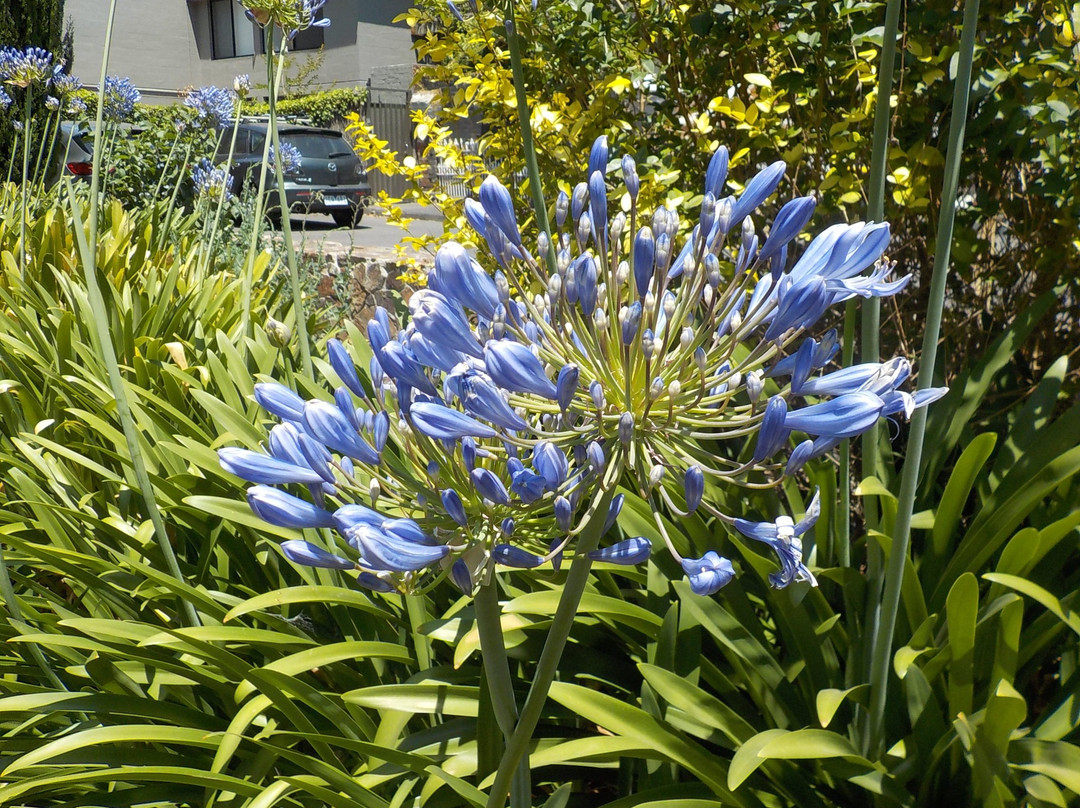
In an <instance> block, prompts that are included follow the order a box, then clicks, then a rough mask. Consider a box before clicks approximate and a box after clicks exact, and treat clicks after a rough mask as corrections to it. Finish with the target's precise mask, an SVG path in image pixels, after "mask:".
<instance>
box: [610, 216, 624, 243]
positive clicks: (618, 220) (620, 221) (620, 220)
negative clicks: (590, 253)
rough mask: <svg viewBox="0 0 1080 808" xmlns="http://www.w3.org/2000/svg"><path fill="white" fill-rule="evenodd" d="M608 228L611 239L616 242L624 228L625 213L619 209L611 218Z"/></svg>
mask: <svg viewBox="0 0 1080 808" xmlns="http://www.w3.org/2000/svg"><path fill="white" fill-rule="evenodd" d="M608 229H609V231H610V232H611V240H612V241H615V242H617V241H618V240H619V239H620V238H622V234H623V230H625V229H626V214H625V213H623V212H622V211H621V210H620V211H619V212H618V213H617V214H616V215H615V218H614V219H612V220H611V227H610V228H608Z"/></svg>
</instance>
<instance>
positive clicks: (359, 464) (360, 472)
mask: <svg viewBox="0 0 1080 808" xmlns="http://www.w3.org/2000/svg"><path fill="white" fill-rule="evenodd" d="M613 168H614V169H615V170H612V169H613ZM727 171H728V153H727V150H726V149H724V148H720V149H719V150H718V151H717V152H716V153H715V154H714V155H713V157H712V160H711V162H710V163H709V166H708V170H707V173H706V177H705V188H704V200H703V202H702V203H701V209H700V217H699V220H698V222H697V224H696V225H694V226H693V228H692V229H691V231H690V235H689V236H688V237H687V238H685V239H684V240H683V241H682V242H681V243H680V240H679V238H678V235H677V234H678V232H679V230H680V226H679V225H680V222H679V217H678V214H677V213H676V212H674V211H671V210H667V209H665V208H660V209H658V210H656V211H655V212H651V213H649V212H646V211H641V210H639V209H638V207H637V194H638V187H639V182H638V175H637V171H636V168H635V163H634V160H633V159H632V158H631V157H629V156H626V157H623V158H622V160H621V161H617V160H613V161H609V154H608V146H607V140H606V138H600V139H599V140H597V142H596V143H595V144H594V146H593V148H592V151H591V153H590V156H589V167H588V173H587V180H586V181H585V182H582V183H580V184H579V185H578V186H577V187H576V188H575V189H574V192H573V194H572V195H569V196H568V195H566V194H565V193H562V194H560V197H559V199H558V201H557V203H556V207H555V214H556V215H555V221H556V227H557V232H556V233H555V234H554V236H552V237H549V236H548V235H546V234H540V236H539V239H538V243H537V244H536V245H535V252H534V251H533V250H532V249H530V248H531V247H533V246H534V245H526V243H525V241H524V239H523V238H522V235H521V230H520V228H519V225H518V221H517V217H516V214H515V210H514V203H513V199H512V197H511V194H510V192H509V191H508V190H507V189H506V188H504V187H503V186H502V185H501V184H500V183H499V181H498V180H497V179H495V178H494V177H489V178H488V179H487V180H485V181H484V183H483V184H482V186H481V188H480V193H479V201H475V200H470V201H468V202H467V203H466V215H467V218H468V220H469V223H470V224H471V226H472V227H473V229H475V231H476V232H477V233H478V234H479V235H480V236H481V237H482V238H483V240H484V241H485V242H486V243H487V247H488V249H489V250H490V253H491V255H492V256H493V257H494V259H495V261H496V262H497V263H498V266H499V269H498V270H497V271H495V272H494V274H492V273H489V272H488V271H486V270H485V269H484V268H483V267H482V266H481V265H480V264H479V263H478V262H477V261H476V260H474V259H473V258H472V257H470V255H469V253H468V252H467V251H466V250H465V248H464V247H462V246H461V245H460V244H457V243H454V242H450V243H448V244H446V245H445V246H444V247H443V248H442V249H441V250H440V251H439V253H438V255H437V256H436V259H435V268H434V270H433V271H432V272H431V273H430V275H429V277H428V288H426V289H422V290H420V291H417V292H416V293H414V294H413V295H412V297H411V299H410V300H409V304H408V305H409V312H410V316H409V318H408V320H407V322H405V323H398V322H396V321H395V319H394V318H393V317H392V316H391V315H390V314H388V312H386V311H385V310H383V309H379V310H378V311H377V312H376V315H375V317H374V319H372V320H371V321H370V322H369V323H368V325H367V338H368V341H369V343H370V348H371V352H372V354H373V357H372V359H371V361H370V364H369V366H368V367H367V368H366V370H367V373H366V374H361V373H360V372H358V370H357V367H356V365H355V364H354V360H353V358H352V356H350V354H349V352H348V350H347V349H346V347H345V346H344V345H343V344H342V343H341V342H339V341H337V340H330V342H329V344H328V350H329V359H330V364H331V366H332V367H333V370H334V371H335V373H336V375H337V377H338V380H339V381H340V383H341V385H342V386H340V387H338V388H337V389H336V390H335V391H334V395H333V400H321V399H313V400H310V401H304V400H303V399H302V398H301V397H300V396H299V395H297V394H296V393H295V392H294V391H292V390H291V389H289V388H287V387H285V386H283V385H281V384H278V383H276V382H264V383H260V384H257V385H256V386H255V398H256V400H257V401H258V403H259V404H260V405H261V406H262V407H263V408H264V409H266V410H267V411H268V412H269V413H271V414H272V415H273V416H275V417H276V418H277V419H279V420H280V423H278V424H277V425H275V426H274V427H273V428H272V429H271V430H270V432H269V437H268V440H267V449H268V452H267V453H262V452H256V451H250V450H247V449H242V448H224V449H221V450H220V452H219V457H220V460H221V463H222V466H223V467H224V468H225V469H227V470H228V471H230V472H232V473H234V474H237V475H239V476H240V477H242V478H244V479H246V480H249V481H250V482H253V483H256V484H257V485H255V486H254V487H252V488H250V489H249V491H248V501H249V503H250V505H251V508H252V510H253V511H254V512H255V513H256V514H257V515H258V516H259V517H260V518H262V519H264V520H265V521H267V522H270V523H272V524H274V525H278V526H282V527H287V528H332V529H333V532H327V533H324V534H323V535H324V536H331V535H333V536H335V539H334V546H332V547H330V546H320V545H317V544H314V543H311V542H308V541H298V540H297V541H286V542H283V544H282V551H283V552H284V554H285V555H286V556H287V557H288V558H289V559H290V560H292V561H294V562H296V563H300V564H307V565H312V566H318V567H328V568H336V569H341V570H354V571H355V572H356V580H357V582H358V583H359V584H360V585H361V586H365V587H368V588H371V589H375V590H380V591H394V590H399V591H403V592H410V591H416V590H418V589H419V588H421V587H426V586H428V585H429V584H431V583H433V582H434V581H436V580H438V579H439V578H441V577H443V576H445V577H448V578H449V579H450V580H451V581H452V582H453V583H454V584H456V585H457V586H458V587H459V588H461V589H462V590H463V591H465V592H466V593H473V592H474V591H475V589H476V587H478V586H482V585H484V584H485V583H487V582H489V581H490V575H491V572H492V570H493V569H494V568H495V566H496V565H506V566H510V567H518V568H533V567H540V566H542V565H545V564H550V565H552V566H553V567H555V568H556V569H557V568H559V566H560V564H561V563H562V562H563V559H564V556H574V555H576V556H581V555H587V556H588V558H590V559H592V560H600V561H606V562H609V563H611V562H613V563H621V564H635V563H638V562H641V561H643V560H645V559H646V558H647V557H648V556H649V553H650V550H651V545H652V542H651V541H650V540H649V539H648V538H646V537H631V538H627V539H623V540H621V541H616V542H614V543H612V542H611V541H610V540H608V539H605V538H604V537H605V536H606V535H607V534H608V531H609V530H610V528H611V527H612V526H613V525H614V523H615V519H616V517H617V515H618V513H619V509H620V507H621V505H622V497H621V496H614V495H613V494H614V491H615V488H616V486H617V485H623V486H626V487H628V488H630V489H631V490H635V489H636V490H637V491H638V492H639V493H640V494H641V496H642V497H644V498H645V499H647V500H649V501H650V502H651V504H652V505H653V510H654V511H662V512H667V513H671V514H675V515H685V514H689V513H692V512H694V511H697V510H698V509H702V510H704V511H706V512H708V513H710V514H712V515H713V516H715V517H717V518H718V519H719V520H722V521H723V522H724V523H725V524H727V525H729V526H731V528H732V529H733V531H738V532H739V533H741V534H742V535H743V536H745V537H748V538H750V539H754V540H758V541H762V542H765V543H766V544H768V545H769V546H770V547H772V548H773V550H775V552H776V554H777V556H778V560H779V570H778V571H777V572H775V573H774V574H772V575H771V576H770V578H771V582H772V584H773V585H774V586H776V587H785V586H787V585H789V584H791V583H792V582H795V581H809V582H810V583H816V581H815V579H814V576H813V574H812V573H811V571H810V570H809V569H808V568H807V567H806V565H805V564H804V561H803V557H802V544H801V536H802V535H803V534H804V533H805V532H806V531H807V530H808V529H809V528H810V527H811V526H812V525H813V523H814V521H815V519H816V518H817V514H818V511H819V509H820V506H819V502H818V499H817V496H816V495H815V497H814V499H813V500H812V502H811V504H810V506H809V507H808V509H807V512H806V514H805V516H804V517H803V518H802V520H801V521H799V522H795V521H794V520H793V519H792V518H790V517H787V516H781V517H780V518H778V519H777V520H776V521H775V522H765V523H757V522H751V521H747V520H745V519H742V518H740V515H739V514H728V513H723V512H721V511H720V510H718V509H717V508H715V507H714V506H713V505H712V504H711V502H710V500H711V497H710V496H709V491H710V489H711V488H713V487H715V486H719V485H723V484H728V483H730V484H735V485H748V486H753V487H761V486H764V485H769V484H772V483H775V482H776V481H778V480H780V479H781V478H782V476H783V475H785V474H794V473H796V472H797V471H798V470H799V469H800V468H801V467H802V465H803V464H804V463H806V462H807V460H809V459H811V458H814V457H817V456H819V455H821V454H823V453H825V452H827V451H829V450H830V449H832V448H833V447H834V446H836V445H837V444H838V443H839V442H840V441H842V440H843V439H845V438H850V437H853V436H856V435H859V434H860V433H862V432H864V431H866V430H868V429H869V428H871V427H872V426H873V425H874V424H875V423H877V421H878V419H880V418H887V417H894V416H895V417H900V416H903V417H910V415H911V413H912V412H913V411H914V410H915V408H917V407H921V406H924V405H925V404H927V403H929V402H930V401H932V400H934V399H936V398H937V397H939V396H940V395H942V394H943V393H944V390H943V389H932V390H927V391H924V392H921V393H918V394H915V395H912V394H909V393H907V392H904V391H902V390H901V389H900V387H901V385H903V384H904V382H905V381H906V380H907V378H908V376H909V374H910V371H911V367H910V364H909V362H908V361H907V360H906V359H904V358H897V359H893V360H891V361H889V362H885V363H881V364H879V363H872V364H861V365H855V366H852V367H846V368H840V369H831V365H832V363H833V362H834V360H835V358H836V355H837V350H838V341H837V337H836V333H835V331H830V332H828V333H826V334H824V335H822V336H820V337H815V336H811V333H812V332H813V330H814V327H815V325H816V324H817V323H818V322H819V320H821V318H822V316H823V315H824V314H825V313H826V311H828V310H829V309H830V307H832V306H834V305H835V304H837V303H842V302H843V301H846V300H848V299H850V298H852V297H854V296H856V295H859V296H862V297H866V298H869V297H883V296H887V295H892V294H895V293H896V292H898V291H900V290H901V289H903V288H904V286H905V285H906V284H907V282H908V278H907V277H904V278H899V279H890V269H891V267H890V264H889V262H888V261H887V260H885V259H883V258H882V255H883V252H884V250H885V247H886V245H887V243H888V241H889V228H888V225H886V224H873V223H871V224H864V223H857V224H838V225H834V226H832V227H829V228H827V229H826V230H824V231H823V232H821V233H820V234H819V235H817V236H816V237H815V238H814V239H813V240H812V241H810V243H809V245H808V246H807V247H806V248H805V250H804V251H803V252H802V254H801V255H800V256H799V257H798V259H797V260H795V261H794V262H789V261H788V249H789V246H790V245H791V244H792V242H793V240H794V239H795V237H796V236H797V235H798V234H799V233H800V232H801V231H802V230H803V228H804V227H805V226H806V225H807V223H808V222H809V220H810V218H811V215H812V213H813V210H814V200H813V198H811V197H803V198H797V199H794V200H792V201H790V202H788V203H787V204H785V205H783V206H782V207H781V209H780V211H779V213H778V214H777V215H776V217H775V219H774V220H773V222H772V224H771V226H770V227H769V228H768V229H767V232H766V233H764V234H762V233H760V232H759V224H758V223H757V222H755V218H754V217H755V215H757V213H758V209H759V206H761V205H762V203H763V202H765V200H766V199H768V197H770V196H771V195H772V194H773V193H774V191H775V190H776V188H777V186H778V184H779V183H780V181H781V179H782V177H783V175H784V171H785V165H784V163H782V162H777V163H774V164H772V165H770V166H768V167H766V168H764V169H763V170H762V171H760V172H759V173H758V174H757V175H756V176H754V177H753V178H752V179H751V180H750V181H749V182H747V183H746V185H745V187H744V188H743V190H742V192H741V193H739V194H738V195H728V194H727V193H726V192H725V182H726V179H727ZM619 175H621V177H619V178H621V181H622V184H623V185H624V186H625V190H626V193H627V196H628V198H629V200H630V205H629V212H628V213H626V212H622V211H620V212H619V213H617V214H616V215H615V216H613V217H612V216H610V215H609V206H608V198H609V186H611V185H612V184H613V183H614V182H615V181H616V178H617V177H618V176H619ZM620 196H621V194H620ZM789 264H790V266H789ZM305 489H306V492H307V493H306V494H305V492H304V490H305ZM657 534H658V536H659V538H661V539H662V540H663V541H664V542H665V544H666V545H667V549H668V550H669V551H670V552H671V553H672V554H673V555H674V556H675V559H676V560H677V561H678V562H679V563H680V564H681V566H682V568H683V570H684V571H685V573H686V575H687V576H688V578H689V582H690V585H691V588H692V589H693V591H694V592H696V593H697V594H700V595H708V594H712V593H714V592H716V591H717V590H718V589H720V588H721V587H722V586H723V585H724V584H726V583H727V582H728V581H729V580H731V578H732V577H733V576H734V574H735V570H734V568H733V566H732V564H731V562H730V561H729V560H728V559H726V558H723V557H721V556H720V555H719V554H718V553H716V552H715V551H710V552H707V553H706V554H705V555H704V557H702V558H682V557H681V556H680V555H679V554H678V553H677V552H676V550H675V547H674V546H672V543H671V542H670V540H668V537H667V536H666V535H665V532H664V526H663V522H662V521H661V520H659V519H657Z"/></svg>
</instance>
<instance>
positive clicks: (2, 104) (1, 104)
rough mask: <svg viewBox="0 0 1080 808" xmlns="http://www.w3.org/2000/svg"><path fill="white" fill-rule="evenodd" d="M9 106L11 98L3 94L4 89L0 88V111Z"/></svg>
mask: <svg viewBox="0 0 1080 808" xmlns="http://www.w3.org/2000/svg"><path fill="white" fill-rule="evenodd" d="M10 106H11V96H10V95H8V94H7V93H6V92H4V88H3V87H0V109H7V108H8V107H10Z"/></svg>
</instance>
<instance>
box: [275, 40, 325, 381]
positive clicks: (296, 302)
mask: <svg viewBox="0 0 1080 808" xmlns="http://www.w3.org/2000/svg"><path fill="white" fill-rule="evenodd" d="M284 55H285V40H284V38H282V41H281V49H280V50H278V51H277V53H276V56H274V58H273V59H271V65H272V66H271V68H270V74H271V76H272V75H273V74H274V68H273V64H274V62H276V63H277V74H278V76H279V77H280V76H281V74H282V73H284V72H285V68H284V65H283V64H282V59H283V58H284ZM276 85H277V82H275V81H271V82H270V83H269V88H268V91H269V95H270V136H271V137H272V138H273V141H274V175H275V177H276V179H277V187H278V203H279V205H280V207H281V239H282V241H284V242H285V256H286V259H287V261H288V264H289V285H290V286H291V287H292V300H293V317H295V318H296V341H297V342H298V343H299V344H300V366H301V367H302V368H303V369H304V374H305V375H306V376H307V377H308V378H314V376H315V371H314V369H313V367H312V364H311V343H310V342H309V340H308V331H307V317H306V315H305V313H304V290H303V287H302V286H301V284H300V267H299V264H298V262H297V260H296V245H295V244H293V240H292V225H291V223H290V222H289V199H288V196H287V195H286V193H285V172H284V170H283V169H282V166H281V164H282V163H283V162H284V161H283V160H282V158H281V142H280V140H279V138H278V128H277V93H278V88H277V86H276Z"/></svg>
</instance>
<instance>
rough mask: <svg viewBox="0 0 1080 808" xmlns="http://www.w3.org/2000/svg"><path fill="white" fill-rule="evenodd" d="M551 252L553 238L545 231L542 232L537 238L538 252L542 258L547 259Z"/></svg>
mask: <svg viewBox="0 0 1080 808" xmlns="http://www.w3.org/2000/svg"><path fill="white" fill-rule="evenodd" d="M550 250H551V238H550V236H548V234H547V233H545V232H544V231H543V230H541V231H540V235H539V236H537V237H536V251H537V253H538V254H539V255H540V257H541V258H547V254H548V252H549V251H550Z"/></svg>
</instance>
